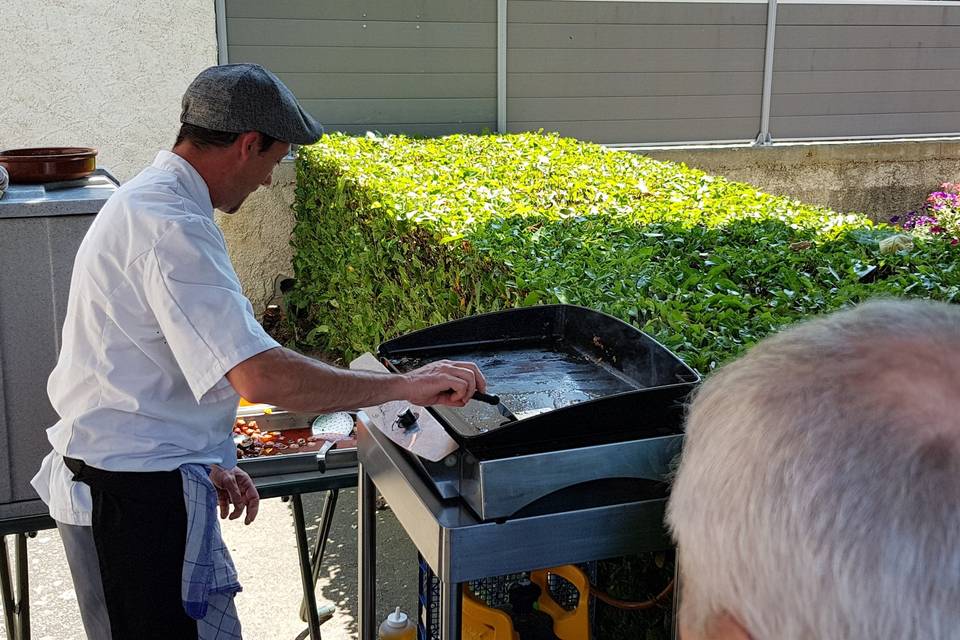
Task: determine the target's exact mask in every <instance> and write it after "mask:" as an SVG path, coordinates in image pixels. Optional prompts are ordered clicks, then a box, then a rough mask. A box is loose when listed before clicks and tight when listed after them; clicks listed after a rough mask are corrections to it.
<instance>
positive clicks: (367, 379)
mask: <svg viewBox="0 0 960 640" xmlns="http://www.w3.org/2000/svg"><path fill="white" fill-rule="evenodd" d="M253 360H259V361H258V362H252V363H251V364H253V365H255V368H251V371H249V372H247V374H248V377H252V380H249V381H247V384H248V385H250V388H251V389H252V390H253V391H251V395H255V396H256V397H254V398H247V399H248V400H253V401H256V402H266V403H269V404H273V405H276V406H278V407H283V408H284V409H288V410H291V411H316V412H319V413H328V412H331V411H340V410H345V409H359V408H362V407H370V406H374V405H378V404H382V403H384V402H388V401H390V400H399V399H402V398H405V397H406V396H407V391H408V389H407V386H408V383H407V381H406V379H405V378H404V376H402V375H397V374H388V373H382V374H381V373H376V372H371V371H351V370H348V369H340V368H337V367H332V366H330V365H328V364H325V363H323V362H320V361H318V360H314V359H312V358H308V357H306V356H303V355H300V354H298V353H296V352H294V351H291V350H289V349H273V350H271V351H269V352H265V353H264V354H261V355H259V356H255V357H254V358H252V359H251V361H253ZM238 368H239V367H238ZM232 373H233V372H231V374H232ZM228 377H229V375H228ZM230 381H231V382H232V383H234V386H235V387H237V386H238V385H237V383H236V382H234V380H233V378H231V380H230ZM238 391H240V392H241V393H243V391H241V389H239V388H238Z"/></svg>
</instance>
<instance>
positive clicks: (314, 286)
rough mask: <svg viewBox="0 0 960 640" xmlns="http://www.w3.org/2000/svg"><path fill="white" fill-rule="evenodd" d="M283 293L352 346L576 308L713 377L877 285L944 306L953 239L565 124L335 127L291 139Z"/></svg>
mask: <svg viewBox="0 0 960 640" xmlns="http://www.w3.org/2000/svg"><path fill="white" fill-rule="evenodd" d="M295 208H296V216H297V224H296V228H295V230H294V237H293V244H294V247H295V257H294V268H295V272H296V278H297V286H296V288H295V290H294V291H293V292H292V294H291V296H290V299H289V304H290V307H291V310H292V312H293V314H294V316H295V318H296V320H297V339H298V341H299V343H300V345H301V346H304V347H311V348H319V349H323V350H324V351H326V352H328V353H331V354H335V355H342V356H344V357H347V358H349V357H351V356H352V355H354V354H356V353H358V352H360V351H365V350H371V349H374V348H375V347H376V346H377V345H378V344H379V343H380V342H382V341H383V340H384V339H386V338H389V337H391V336H394V335H397V334H401V333H404V332H407V331H411V330H413V329H417V328H420V327H423V326H426V325H429V324H434V323H437V322H442V321H445V320H448V319H453V318H457V317H462V316H465V315H470V314H473V313H479V312H484V311H491V310H496V309H500V308H505V307H512V306H518V305H531V304H539V303H552V302H569V303H573V304H580V305H584V306H588V307H593V308H596V309H600V310H602V311H605V312H607V313H610V314H612V315H615V316H617V317H620V318H623V319H625V320H628V321H630V322H633V323H634V324H636V325H637V326H639V327H641V328H642V329H643V330H644V331H646V332H648V333H650V334H651V335H653V336H655V337H656V338H657V339H659V340H661V341H662V342H664V343H665V344H666V345H667V346H668V347H670V348H671V349H673V350H675V351H676V352H677V353H678V355H680V356H681V357H682V358H683V359H684V360H685V361H686V362H688V363H689V364H690V365H691V366H693V367H695V368H697V369H698V370H700V371H702V372H706V371H708V370H710V369H711V368H713V367H714V366H716V365H717V364H719V363H721V362H723V361H724V360H726V359H728V358H730V357H732V356H734V355H736V354H737V353H739V352H740V351H741V350H742V349H744V348H745V347H746V346H748V345H750V344H752V343H753V342H755V341H757V340H758V339H760V338H761V337H763V336H764V335H766V334H768V333H770V332H771V331H773V330H775V329H776V328H777V327H779V326H781V325H784V324H786V323H790V322H793V321H795V320H797V319H799V318H803V317H806V316H809V315H811V314H816V313H821V312H824V311H828V310H830V309H834V308H837V307H841V306H844V305H848V304H853V303H856V302H859V301H862V300H864V299H866V298H869V297H872V296H877V295H910V296H919V297H925V298H935V299H941V300H953V299H954V298H955V297H956V295H957V293H958V291H960V272H958V269H957V258H956V255H955V251H953V250H951V248H950V246H949V245H948V244H947V243H943V242H928V241H925V240H924V239H923V238H918V239H917V242H916V244H915V246H914V247H913V248H912V249H910V250H908V251H901V252H897V253H892V254H881V253H880V251H879V247H878V241H879V240H880V239H882V238H884V237H886V236H888V235H890V234H891V233H893V232H894V231H895V230H894V229H892V228H891V227H888V226H886V225H882V224H881V225H877V224H874V223H872V222H870V220H868V219H867V218H866V217H863V216H858V215H840V214H837V213H834V212H832V211H829V210H827V209H823V208H819V207H812V206H808V205H804V204H801V203H799V202H797V201H794V200H791V199H788V198H782V197H777V196H771V195H769V194H765V193H761V192H759V191H757V190H756V189H754V188H752V187H750V186H748V185H745V184H740V183H735V182H731V181H729V180H725V179H723V178H718V177H714V176H710V175H707V174H704V173H703V172H701V171H697V170H693V169H690V168H687V167H686V166H684V165H681V164H674V163H667V162H658V161H655V160H652V159H650V158H647V157H644V156H641V155H637V154H633V153H628V152H621V151H610V150H607V149H605V148H603V147H600V146H598V145H593V144H587V143H583V142H579V141H576V140H572V139H565V138H559V137H557V136H554V135H543V134H518V135H504V136H494V135H490V136H466V135H464V136H450V137H446V138H439V139H428V140H415V139H410V138H406V137H402V136H389V137H383V138H380V137H375V136H372V135H368V136H367V137H359V138H358V137H348V136H344V135H339V134H334V135H329V136H325V137H324V138H323V139H321V141H320V142H319V143H317V144H316V145H313V146H310V147H304V148H301V150H300V155H299V158H298V162H297V198H296V204H295Z"/></svg>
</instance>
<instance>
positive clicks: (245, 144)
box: [235, 131, 260, 160]
mask: <svg viewBox="0 0 960 640" xmlns="http://www.w3.org/2000/svg"><path fill="white" fill-rule="evenodd" d="M235 144H236V145H237V151H238V153H239V154H240V158H241V159H243V160H246V159H247V158H250V157H253V156H256V155H257V154H258V153H259V152H260V134H259V133H257V132H256V131H245V132H244V133H241V134H240V135H239V136H237V141H236V143H235Z"/></svg>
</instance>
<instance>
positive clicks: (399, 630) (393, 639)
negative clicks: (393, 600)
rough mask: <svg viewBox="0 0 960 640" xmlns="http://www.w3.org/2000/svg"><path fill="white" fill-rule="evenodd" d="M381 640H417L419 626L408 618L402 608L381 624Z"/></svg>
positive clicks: (398, 608)
mask: <svg viewBox="0 0 960 640" xmlns="http://www.w3.org/2000/svg"><path fill="white" fill-rule="evenodd" d="M377 637H378V638H380V640H417V625H415V624H413V621H412V620H410V618H408V617H407V614H405V613H404V612H403V611H400V607H397V610H396V611H394V612H393V613H391V614H390V615H388V616H387V619H386V620H384V621H383V622H382V623H380V632H379V633H378V634H377Z"/></svg>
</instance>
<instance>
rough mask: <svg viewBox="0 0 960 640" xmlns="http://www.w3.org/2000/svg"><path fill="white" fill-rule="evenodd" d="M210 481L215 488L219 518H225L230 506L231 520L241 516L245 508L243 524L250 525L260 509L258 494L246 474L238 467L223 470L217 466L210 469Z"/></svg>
mask: <svg viewBox="0 0 960 640" xmlns="http://www.w3.org/2000/svg"><path fill="white" fill-rule="evenodd" d="M210 481H211V482H213V486H215V487H216V488H217V502H218V503H220V518H221V519H222V518H226V517H227V511H228V510H229V509H230V505H233V512H232V513H231V514H230V519H231V520H236V519H237V518H239V517H240V516H241V515H243V510H244V508H246V510H247V517H246V519H244V521H243V524H250V523H251V522H253V520H254V518H256V517H257V511H258V510H259V509H260V494H259V493H257V488H256V487H255V486H254V484H253V480H252V479H250V476H248V475H247V472H246V471H244V470H243V469H241V468H240V467H234V468H233V469H223V468H221V467H218V466H217V465H213V466H212V467H211V468H210Z"/></svg>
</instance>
